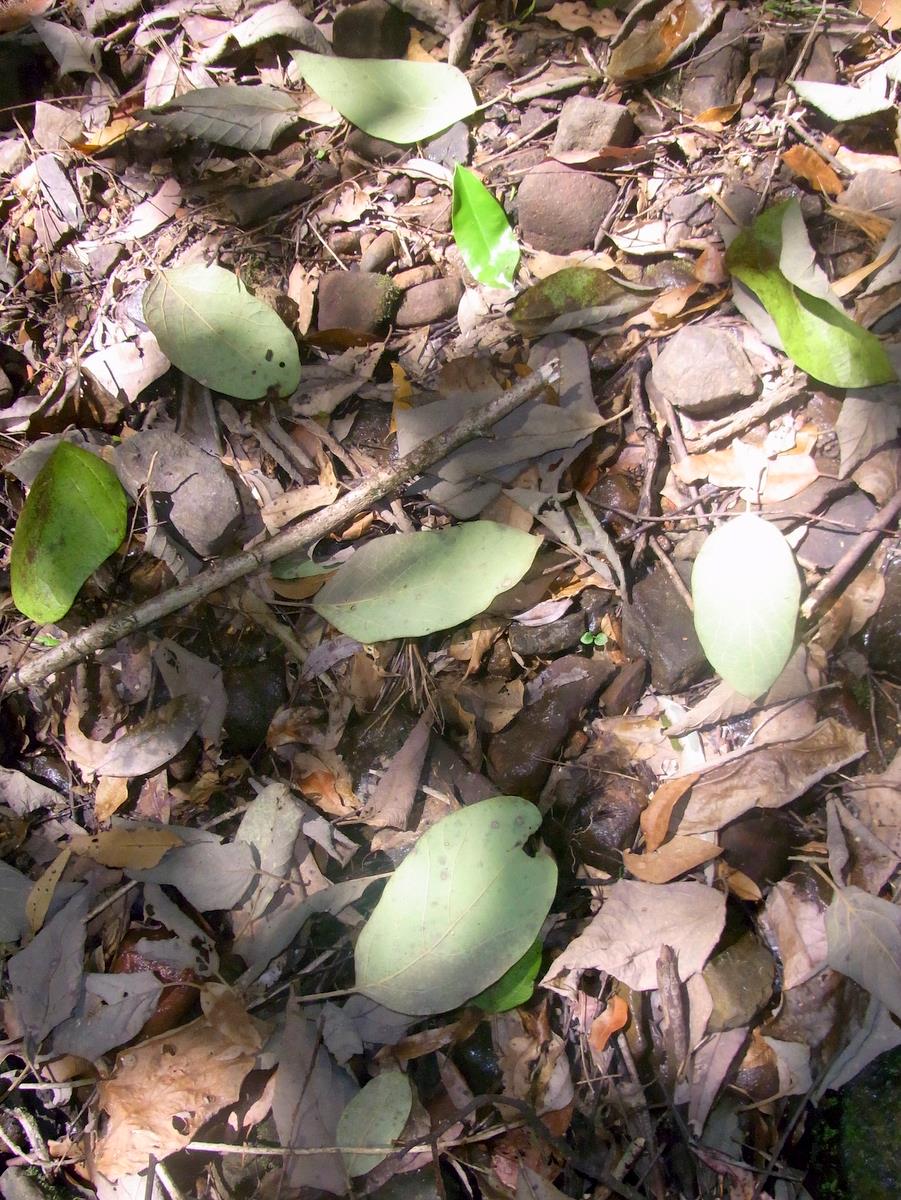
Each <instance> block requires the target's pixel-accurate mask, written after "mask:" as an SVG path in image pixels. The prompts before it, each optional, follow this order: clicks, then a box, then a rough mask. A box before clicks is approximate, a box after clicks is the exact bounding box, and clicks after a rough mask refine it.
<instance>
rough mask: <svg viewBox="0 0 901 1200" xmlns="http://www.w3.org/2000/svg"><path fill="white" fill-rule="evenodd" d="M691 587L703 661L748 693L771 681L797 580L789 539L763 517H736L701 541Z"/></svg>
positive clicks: (783, 651)
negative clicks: (708, 661)
mask: <svg viewBox="0 0 901 1200" xmlns="http://www.w3.org/2000/svg"><path fill="white" fill-rule="evenodd" d="M691 594H692V599H693V600H694V620H695V629H696V631H697V634H698V639H699V640H700V643H701V645H702V646H703V648H704V653H705V654H706V655H707V658H708V659H709V660H710V663H711V664H712V666H713V667H714V668H715V669H716V670H717V671H719V673H720V675H721V676H722V677H723V679H724V680H725V681H726V682H727V683H730V684H731V685H732V687H734V688H735V689H736V691H738V692H741V694H742V695H743V696H747V697H748V699H750V700H753V699H755V698H756V697H757V696H759V695H760V694H761V693H762V692H765V691H766V689H767V688H768V687H770V685H771V684H772V683H774V682H775V680H776V678H777V676H778V675H779V673H780V672H781V670H782V668H783V667H784V666H785V664H786V663H787V662H788V659H789V655H790V654H791V652H792V646H793V644H794V639H795V623H796V621H797V617H798V601H799V600H800V598H801V581H800V578H799V576H798V568H797V566H796V565H795V559H794V556H793V554H792V552H791V550H790V549H789V545H788V542H787V541H786V540H785V538H784V537H783V536H782V534H781V533H780V532H779V530H778V529H777V528H776V527H775V525H771V524H770V523H769V521H764V520H762V519H761V518H760V517H755V516H753V515H752V514H745V515H744V516H741V517H736V518H735V520H733V521H730V522H729V523H728V524H727V525H723V526H721V527H720V528H719V529H717V530H716V531H715V532H714V533H712V534H711V535H710V537H709V538H708V539H707V541H706V542H705V543H704V545H703V546H702V547H701V553H700V554H699V555H698V557H697V559H696V560H695V565H694V571H693V572H692V577H691Z"/></svg>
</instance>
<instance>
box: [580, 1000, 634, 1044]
mask: <svg viewBox="0 0 901 1200" xmlns="http://www.w3.org/2000/svg"><path fill="white" fill-rule="evenodd" d="M628 1021H629V1006H628V1004H627V1003H626V1002H625V1000H624V999H623V998H622V996H611V997H610V999H609V1000H608V1001H607V1007H606V1008H605V1009H604V1011H603V1012H602V1013H601V1014H600V1016H597V1017H595V1019H594V1020H593V1021H592V1022H591V1031H590V1032H589V1034H588V1044H589V1046H591V1048H592V1050H593V1051H594V1052H595V1054H601V1053H602V1052H603V1051H604V1050H606V1049H607V1043H608V1042H609V1041H610V1039H611V1038H612V1037H613V1035H614V1034H615V1033H619V1031H620V1030H621V1029H625V1027H626V1025H627V1023H628Z"/></svg>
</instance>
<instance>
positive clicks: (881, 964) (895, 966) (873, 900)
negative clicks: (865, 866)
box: [826, 887, 901, 1017]
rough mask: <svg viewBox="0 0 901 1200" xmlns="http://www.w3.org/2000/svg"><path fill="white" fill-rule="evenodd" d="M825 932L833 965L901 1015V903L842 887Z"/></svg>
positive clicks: (828, 911) (836, 895)
mask: <svg viewBox="0 0 901 1200" xmlns="http://www.w3.org/2000/svg"><path fill="white" fill-rule="evenodd" d="M826 938H827V942H828V946H829V965H830V966H831V967H834V968H835V969H836V971H841V973H842V974H843V975H848V976H850V977H851V979H853V980H854V982H855V983H859V984H860V986H861V987H864V988H866V989H867V991H868V992H871V993H872V994H873V995H874V996H875V997H876V998H877V999H878V1000H880V1001H881V1002H882V1003H883V1004H884V1005H885V1006H886V1008H888V1009H889V1011H890V1012H893V1013H894V1014H895V1016H896V1017H901V908H899V907H898V905H897V904H892V903H891V901H889V900H882V899H881V898H880V897H879V896H873V895H871V894H870V893H869V892H864V891H862V890H861V889H860V888H858V887H844V888H843V887H837V888H836V889H835V893H834V895H833V897H832V903H831V904H830V905H829V908H828V909H827V910H826Z"/></svg>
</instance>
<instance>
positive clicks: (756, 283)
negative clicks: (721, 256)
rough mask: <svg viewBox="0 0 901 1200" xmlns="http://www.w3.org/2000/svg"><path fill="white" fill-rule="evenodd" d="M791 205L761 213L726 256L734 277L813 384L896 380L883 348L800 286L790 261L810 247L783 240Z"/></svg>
mask: <svg viewBox="0 0 901 1200" xmlns="http://www.w3.org/2000/svg"><path fill="white" fill-rule="evenodd" d="M796 208H797V205H796V204H795V203H794V202H793V201H787V202H786V203H785V204H780V205H777V206H776V207H775V208H772V209H769V210H768V211H767V212H765V213H762V214H761V215H760V216H759V217H758V218H757V220H756V221H755V222H754V224H753V225H751V226H750V227H749V228H748V229H744V230H742V232H741V233H740V234H739V235H738V236H737V237H736V238H735V240H734V241H733V242H732V244H731V245H730V247H729V250H728V252H727V255H726V265H727V266H728V268H729V270H730V271H731V272H732V274H733V275H735V276H736V278H738V279H739V280H741V282H742V283H743V284H744V285H745V286H746V287H748V288H750V290H751V291H752V292H753V293H754V295H755V296H756V297H757V299H758V300H759V301H760V303H761V304H762V305H763V307H764V308H765V309H766V311H767V313H768V314H769V316H770V317H771V318H772V320H773V323H774V324H775V326H776V330H777V332H778V334H779V337H780V339H781V341H782V347H783V349H784V350H785V353H786V354H787V355H788V356H789V358H791V359H792V361H793V362H795V363H797V365H798V366H799V367H800V368H801V370H802V371H806V372H807V374H808V375H810V376H811V377H812V378H814V379H819V380H821V381H822V382H823V383H828V384H831V385H832V386H833V387H870V386H872V385H874V384H878V383H888V382H889V381H890V380H893V379H895V378H896V374H895V370H894V368H893V367H892V364H891V362H890V361H889V358H888V355H887V354H886V352H885V350H884V348H883V346H882V343H881V342H880V341H879V340H878V338H876V337H874V336H873V334H871V333H869V332H868V331H867V330H866V329H863V328H862V327H861V326H860V325H857V324H856V323H855V322H854V321H852V320H851V318H850V317H849V316H847V315H846V313H845V312H844V311H843V310H842V309H841V308H840V307H839V306H838V303H837V301H835V298H834V297H832V296H830V295H829V294H828V293H826V294H821V295H814V294H812V293H811V292H810V291H808V290H804V289H803V288H802V287H800V286H798V282H797V276H794V278H793V277H792V276H793V274H794V273H793V271H792V270H791V269H790V268H789V267H788V265H787V260H788V259H791V260H793V261H794V262H797V260H798V259H799V258H803V256H804V255H805V253H806V252H807V251H808V249H809V247H808V246H807V245H806V242H805V245H804V246H799V245H798V244H797V238H794V239H792V241H791V242H790V241H789V240H787V239H785V238H784V236H783V235H784V234H785V232H786V230H788V229H789V228H790V227H791V225H790V221H791V218H792V217H793V216H796V213H795V209H796Z"/></svg>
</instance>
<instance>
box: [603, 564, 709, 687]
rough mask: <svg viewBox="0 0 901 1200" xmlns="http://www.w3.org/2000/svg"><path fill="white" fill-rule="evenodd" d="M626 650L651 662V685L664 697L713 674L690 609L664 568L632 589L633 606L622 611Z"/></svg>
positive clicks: (632, 656) (629, 653)
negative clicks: (710, 673) (710, 672)
mask: <svg viewBox="0 0 901 1200" xmlns="http://www.w3.org/2000/svg"><path fill="white" fill-rule="evenodd" d="M686 574H687V572H686ZM623 651H624V653H625V654H626V655H627V656H628V657H629V658H646V659H647V660H648V662H649V663H650V664H651V683H652V684H653V685H654V687H655V688H656V689H657V691H658V692H660V693H662V694H663V695H669V694H670V693H671V692H678V691H681V689H682V688H686V687H690V686H691V684H693V683H696V682H697V681H698V680H699V679H701V678H702V677H703V676H704V675H705V674H707V673H709V671H710V668H709V666H708V665H707V659H706V658H705V656H704V651H703V650H702V649H701V643H700V642H699V641H698V635H697V634H696V633H695V626H694V620H693V619H692V615H691V613H690V612H689V610H688V606H687V605H686V603H685V601H684V600H683V599H682V597H681V596H680V595H679V593H678V592H677V591H676V589H675V587H674V586H673V581H672V580H671V579H670V577H669V575H668V574H667V573H666V571H665V570H664V569H663V567H658V568H657V569H656V570H654V571H652V572H651V573H650V575H646V576H645V578H644V579H642V580H641V582H640V583H637V584H636V585H635V587H634V588H633V589H632V603H631V604H630V605H628V606H627V607H625V608H624V609H623Z"/></svg>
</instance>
